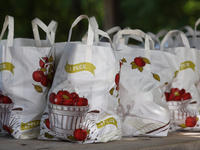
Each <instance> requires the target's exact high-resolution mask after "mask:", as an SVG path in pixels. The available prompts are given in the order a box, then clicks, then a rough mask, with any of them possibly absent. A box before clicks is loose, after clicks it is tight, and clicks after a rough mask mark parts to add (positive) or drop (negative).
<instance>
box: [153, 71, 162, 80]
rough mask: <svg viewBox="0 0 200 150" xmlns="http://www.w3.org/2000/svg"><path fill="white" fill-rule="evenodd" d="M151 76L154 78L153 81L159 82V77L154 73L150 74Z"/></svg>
mask: <svg viewBox="0 0 200 150" xmlns="http://www.w3.org/2000/svg"><path fill="white" fill-rule="evenodd" d="M152 74H153V78H154V79H155V80H157V81H160V77H159V75H157V74H154V73H152Z"/></svg>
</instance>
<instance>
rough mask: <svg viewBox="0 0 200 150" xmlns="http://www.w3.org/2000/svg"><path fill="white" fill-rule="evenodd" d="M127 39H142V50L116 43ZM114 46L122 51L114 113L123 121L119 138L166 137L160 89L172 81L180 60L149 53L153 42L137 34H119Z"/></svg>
mask: <svg viewBox="0 0 200 150" xmlns="http://www.w3.org/2000/svg"><path fill="white" fill-rule="evenodd" d="M130 35H134V36H138V37H140V38H143V39H144V47H130V46H129V45H125V44H124V43H120V42H119V41H122V40H120V39H122V38H125V37H126V36H130ZM114 43H116V47H117V48H116V49H122V50H123V51H124V55H123V57H122V60H121V71H120V82H119V89H120V104H119V107H118V109H117V113H118V115H119V116H120V117H121V119H122V120H123V126H122V136H144V135H145V136H167V134H168V129H169V124H170V112H169V109H168V106H167V103H166V101H165V97H164V93H163V92H162V91H161V90H160V88H161V87H163V86H165V85H166V84H168V83H170V82H172V81H173V77H174V72H175V71H176V70H177V69H178V67H179V62H180V60H179V59H178V57H177V56H176V55H175V54H170V53H166V52H162V51H155V50H153V48H154V42H153V40H152V39H151V37H150V36H149V35H147V34H145V33H143V32H142V31H140V30H121V31H119V32H118V33H117V34H116V35H115V37H114Z"/></svg>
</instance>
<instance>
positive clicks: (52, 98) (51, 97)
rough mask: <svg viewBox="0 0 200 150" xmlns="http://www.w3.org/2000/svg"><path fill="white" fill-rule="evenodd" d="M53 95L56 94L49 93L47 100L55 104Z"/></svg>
mask: <svg viewBox="0 0 200 150" xmlns="http://www.w3.org/2000/svg"><path fill="white" fill-rule="evenodd" d="M55 96H56V94H55V93H51V94H49V101H50V102H51V103H53V104H55V100H54V98H55Z"/></svg>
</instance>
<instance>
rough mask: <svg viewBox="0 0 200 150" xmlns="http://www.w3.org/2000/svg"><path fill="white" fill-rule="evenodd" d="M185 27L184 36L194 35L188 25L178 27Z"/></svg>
mask: <svg viewBox="0 0 200 150" xmlns="http://www.w3.org/2000/svg"><path fill="white" fill-rule="evenodd" d="M183 29H185V30H186V31H187V32H186V33H185V35H186V36H194V30H193V29H192V28H191V27H190V26H184V27H182V28H180V30H183Z"/></svg>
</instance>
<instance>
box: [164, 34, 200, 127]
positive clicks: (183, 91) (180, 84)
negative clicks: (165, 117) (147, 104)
mask: <svg viewBox="0 0 200 150" xmlns="http://www.w3.org/2000/svg"><path fill="white" fill-rule="evenodd" d="M177 35H179V37H181V38H180V39H181V40H182V42H181V43H183V46H181V45H179V46H178V47H173V48H166V47H164V44H165V42H166V41H167V40H168V38H171V37H173V36H175V37H177ZM179 43H180V42H179ZM161 50H162V51H166V52H169V53H175V54H176V55H177V56H178V57H179V58H180V59H181V63H180V67H179V68H178V70H177V71H176V72H175V78H174V81H173V82H172V83H171V84H169V85H168V86H166V87H165V88H164V91H165V98H166V101H167V104H168V107H169V109H170V114H171V119H170V120H171V121H170V122H171V123H170V131H175V130H200V127H199V125H200V122H199V104H200V97H199V93H198V90H197V88H196V83H197V82H198V81H199V77H200V67H199V65H200V55H199V51H198V50H197V49H194V48H190V45H189V42H188V40H187V37H186V36H185V34H184V33H183V32H181V31H178V30H172V31H170V32H168V33H167V34H166V36H165V37H164V39H163V41H162V42H161Z"/></svg>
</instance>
